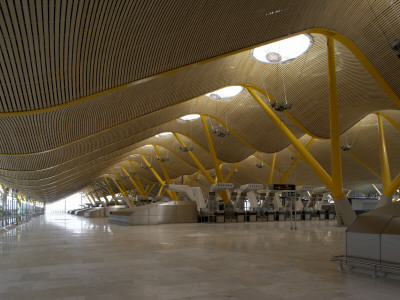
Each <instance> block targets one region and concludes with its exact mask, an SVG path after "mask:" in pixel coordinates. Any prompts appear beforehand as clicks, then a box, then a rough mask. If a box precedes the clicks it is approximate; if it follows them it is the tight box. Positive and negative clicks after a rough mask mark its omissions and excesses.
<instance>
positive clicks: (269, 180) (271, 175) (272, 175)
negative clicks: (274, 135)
mask: <svg viewBox="0 0 400 300" xmlns="http://www.w3.org/2000/svg"><path fill="white" fill-rule="evenodd" d="M275 162H276V152H275V153H274V154H273V155H272V163H271V169H270V170H269V175H268V181H267V186H268V185H270V184H272V183H273V181H274V170H275Z"/></svg>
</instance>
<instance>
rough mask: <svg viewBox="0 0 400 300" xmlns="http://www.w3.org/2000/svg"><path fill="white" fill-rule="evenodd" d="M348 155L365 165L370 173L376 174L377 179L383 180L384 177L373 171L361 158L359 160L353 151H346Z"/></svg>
mask: <svg viewBox="0 0 400 300" xmlns="http://www.w3.org/2000/svg"><path fill="white" fill-rule="evenodd" d="M346 153H347V154H349V155H350V156H351V157H352V158H354V159H355V160H356V161H358V162H359V163H360V164H361V165H363V166H364V167H365V168H366V169H367V170H368V171H370V172H371V173H372V174H374V175H375V176H376V177H377V178H379V179H381V178H382V177H381V176H379V174H378V173H376V172H375V171H374V170H372V169H371V168H370V167H369V166H368V165H367V164H366V163H365V162H364V161H363V160H361V158H359V157H358V156H357V155H355V154H354V153H353V152H352V151H351V150H349V151H346Z"/></svg>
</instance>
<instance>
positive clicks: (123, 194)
mask: <svg viewBox="0 0 400 300" xmlns="http://www.w3.org/2000/svg"><path fill="white" fill-rule="evenodd" d="M110 178H111V180H112V181H113V182H114V184H115V185H116V186H117V188H118V190H119V191H120V192H121V194H122V196H124V197H128V195H127V194H126V193H125V191H124V190H123V189H122V187H120V186H119V184H118V182H117V181H116V180H115V179H114V177H112V176H110Z"/></svg>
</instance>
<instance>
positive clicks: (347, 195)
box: [346, 190, 351, 198]
mask: <svg viewBox="0 0 400 300" xmlns="http://www.w3.org/2000/svg"><path fill="white" fill-rule="evenodd" d="M350 193H351V190H349V191H348V192H347V194H346V198H347V197H349V195H350Z"/></svg>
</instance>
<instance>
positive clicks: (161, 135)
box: [156, 132, 172, 138]
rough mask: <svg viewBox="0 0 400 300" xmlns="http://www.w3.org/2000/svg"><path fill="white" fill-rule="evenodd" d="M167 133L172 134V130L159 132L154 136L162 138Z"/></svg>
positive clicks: (167, 134)
mask: <svg viewBox="0 0 400 300" xmlns="http://www.w3.org/2000/svg"><path fill="white" fill-rule="evenodd" d="M169 135H172V132H161V133H159V134H157V135H156V137H158V138H162V137H167V136H169Z"/></svg>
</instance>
